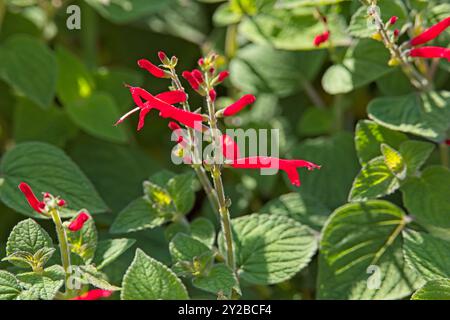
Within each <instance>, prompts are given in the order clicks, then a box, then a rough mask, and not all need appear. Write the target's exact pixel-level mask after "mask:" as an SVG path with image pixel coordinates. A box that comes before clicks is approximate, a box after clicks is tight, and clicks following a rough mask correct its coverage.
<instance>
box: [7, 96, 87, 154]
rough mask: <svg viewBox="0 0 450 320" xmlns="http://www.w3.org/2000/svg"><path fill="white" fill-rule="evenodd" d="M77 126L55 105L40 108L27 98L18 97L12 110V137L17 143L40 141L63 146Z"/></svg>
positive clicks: (75, 132) (73, 134)
mask: <svg viewBox="0 0 450 320" xmlns="http://www.w3.org/2000/svg"><path fill="white" fill-rule="evenodd" d="M77 132H78V128H77V127H76V126H75V124H74V123H73V122H72V121H71V120H70V119H69V117H68V116H67V114H66V113H65V112H64V111H63V110H62V109H61V108H57V107H56V106H51V107H50V108H48V109H46V110H42V109H41V108H40V107H39V106H38V105H36V104H34V103H33V102H32V101H30V100H28V99H20V100H19V101H18V103H17V105H16V107H15V110H14V139H15V141H16V142H17V143H20V142H25V141H42V142H47V143H51V144H54V145H56V146H58V147H63V146H64V145H65V144H66V142H67V141H68V140H70V139H72V138H74V137H75V136H76V134H77Z"/></svg>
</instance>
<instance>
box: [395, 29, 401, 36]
mask: <svg viewBox="0 0 450 320" xmlns="http://www.w3.org/2000/svg"><path fill="white" fill-rule="evenodd" d="M399 34H400V30H398V29H395V30H394V37H396V38H397V37H398V35H399Z"/></svg>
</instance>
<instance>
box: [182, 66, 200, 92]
mask: <svg viewBox="0 0 450 320" xmlns="http://www.w3.org/2000/svg"><path fill="white" fill-rule="evenodd" d="M181 75H182V76H183V78H185V79H186V80H187V82H189V85H190V86H191V87H192V89H194V90H196V91H197V90H198V89H199V88H200V83H199V82H198V81H197V79H195V78H194V76H193V75H192V73H190V72H189V71H183V73H182V74H181Z"/></svg>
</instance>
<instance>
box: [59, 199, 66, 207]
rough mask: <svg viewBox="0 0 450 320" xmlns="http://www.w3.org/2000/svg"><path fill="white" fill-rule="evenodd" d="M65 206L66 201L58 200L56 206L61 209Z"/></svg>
mask: <svg viewBox="0 0 450 320" xmlns="http://www.w3.org/2000/svg"><path fill="white" fill-rule="evenodd" d="M65 205H66V200H64V199H60V200H59V201H58V206H60V207H63V206H65Z"/></svg>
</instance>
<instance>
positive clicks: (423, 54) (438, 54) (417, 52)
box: [409, 47, 450, 61]
mask: <svg viewBox="0 0 450 320" xmlns="http://www.w3.org/2000/svg"><path fill="white" fill-rule="evenodd" d="M409 55H410V56H411V57H419V58H445V59H447V60H449V61H450V49H447V48H442V47H421V48H414V49H411V51H410V53H409Z"/></svg>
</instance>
